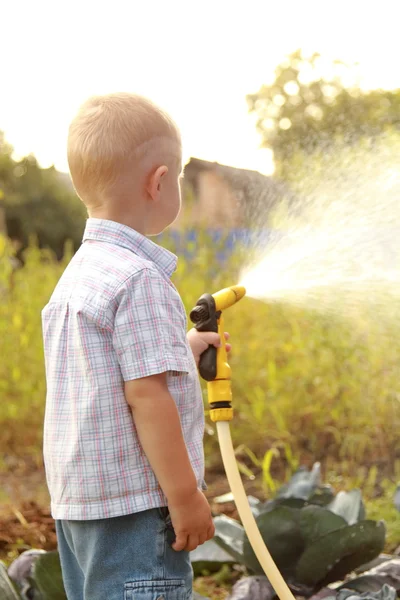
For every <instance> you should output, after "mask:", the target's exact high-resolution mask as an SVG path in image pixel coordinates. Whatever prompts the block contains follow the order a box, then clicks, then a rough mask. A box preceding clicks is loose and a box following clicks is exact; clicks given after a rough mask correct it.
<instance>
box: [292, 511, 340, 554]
mask: <svg viewBox="0 0 400 600" xmlns="http://www.w3.org/2000/svg"><path fill="white" fill-rule="evenodd" d="M299 525H300V530H301V533H302V536H303V538H304V542H305V545H306V546H309V545H310V544H311V543H312V542H315V541H316V540H319V539H320V538H322V537H323V536H324V535H326V534H327V533H330V532H331V531H336V530H337V529H340V528H341V527H346V526H347V523H346V521H345V520H344V519H343V518H342V517H339V515H336V514H335V513H333V512H331V511H330V510H327V509H326V508H323V507H321V506H311V505H310V506H305V507H304V508H303V509H302V510H301V511H300V518H299Z"/></svg>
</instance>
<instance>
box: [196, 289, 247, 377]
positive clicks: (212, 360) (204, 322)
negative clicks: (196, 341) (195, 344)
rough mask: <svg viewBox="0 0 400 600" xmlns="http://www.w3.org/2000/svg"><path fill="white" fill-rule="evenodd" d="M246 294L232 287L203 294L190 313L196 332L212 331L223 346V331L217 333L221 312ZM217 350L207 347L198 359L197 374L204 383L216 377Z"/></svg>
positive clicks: (242, 290) (243, 290)
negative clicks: (198, 373)
mask: <svg viewBox="0 0 400 600" xmlns="http://www.w3.org/2000/svg"><path fill="white" fill-rule="evenodd" d="M245 294H246V290H245V288H244V287H243V286H240V285H233V286H231V287H228V288H224V289H223V290H220V291H219V292H216V293H215V294H213V295H211V294H203V296H201V297H200V298H199V300H198V301H197V304H196V306H195V307H194V308H193V310H192V311H191V313H190V319H191V321H192V323H193V324H194V326H195V328H196V329H197V331H214V332H215V333H219V334H220V336H221V342H222V344H224V338H223V331H219V329H220V328H219V325H220V320H221V311H223V310H226V309H227V308H229V307H230V306H233V304H236V302H238V301H239V300H240V299H241V298H243V296H244V295H245ZM217 350H218V349H217V348H215V346H209V347H208V349H207V350H206V351H205V352H203V354H202V355H201V357H200V363H199V372H200V375H201V376H202V377H203V379H205V380H206V381H213V380H214V379H216V378H217V377H218V362H217Z"/></svg>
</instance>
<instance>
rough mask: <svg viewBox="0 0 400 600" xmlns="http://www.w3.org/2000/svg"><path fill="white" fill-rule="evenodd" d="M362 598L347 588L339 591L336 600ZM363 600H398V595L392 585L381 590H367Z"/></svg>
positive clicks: (356, 599)
mask: <svg viewBox="0 0 400 600" xmlns="http://www.w3.org/2000/svg"><path fill="white" fill-rule="evenodd" d="M358 598H360V596H359V595H358V594H357V593H355V592H354V590H352V589H347V588H346V587H342V588H340V589H339V591H338V593H337V595H336V600H353V599H354V600H358ZM362 598H363V600H396V598H397V593H396V590H395V589H394V588H392V587H390V585H387V584H385V585H384V586H383V587H382V588H381V589H379V590H376V591H374V590H371V589H368V590H365V592H364V593H363V594H362Z"/></svg>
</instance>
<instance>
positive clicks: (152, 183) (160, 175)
mask: <svg viewBox="0 0 400 600" xmlns="http://www.w3.org/2000/svg"><path fill="white" fill-rule="evenodd" d="M167 173H168V167H166V166H165V165H162V166H161V167H158V168H157V169H156V170H155V171H153V172H152V173H151V174H150V177H149V180H148V184H147V192H148V193H149V196H150V198H151V199H152V200H154V201H157V200H158V198H159V196H160V192H161V184H162V180H163V179H164V177H165V176H166V174H167Z"/></svg>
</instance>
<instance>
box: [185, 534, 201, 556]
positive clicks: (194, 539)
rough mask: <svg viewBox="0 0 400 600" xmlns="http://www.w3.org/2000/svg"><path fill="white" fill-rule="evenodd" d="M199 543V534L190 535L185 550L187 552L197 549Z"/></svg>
mask: <svg viewBox="0 0 400 600" xmlns="http://www.w3.org/2000/svg"><path fill="white" fill-rule="evenodd" d="M199 545H200V540H199V536H198V535H189V537H188V543H187V544H186V548H185V550H186V551H187V552H193V550H196V548H197V546H199Z"/></svg>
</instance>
